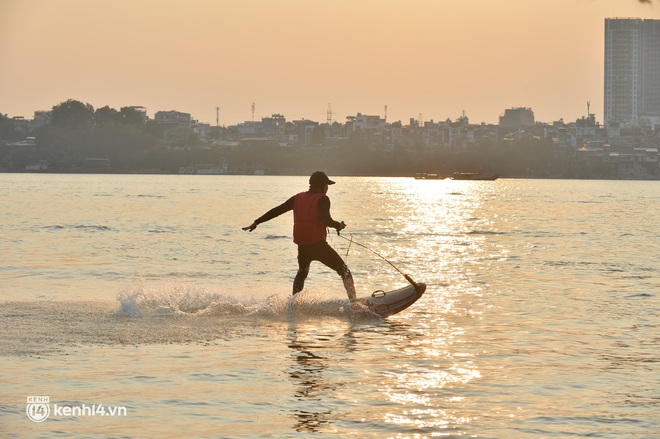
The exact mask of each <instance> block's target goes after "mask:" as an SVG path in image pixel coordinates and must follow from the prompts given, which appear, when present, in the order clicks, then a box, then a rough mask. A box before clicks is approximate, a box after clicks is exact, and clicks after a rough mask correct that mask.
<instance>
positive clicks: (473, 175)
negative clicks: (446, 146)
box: [449, 172, 500, 181]
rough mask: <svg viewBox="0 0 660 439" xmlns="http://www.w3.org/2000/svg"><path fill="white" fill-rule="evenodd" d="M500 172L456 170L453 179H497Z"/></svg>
mask: <svg viewBox="0 0 660 439" xmlns="http://www.w3.org/2000/svg"><path fill="white" fill-rule="evenodd" d="M499 176H500V175H499V174H494V175H484V174H480V173H478V172H454V173H453V174H452V175H451V177H449V178H451V179H452V180H488V181H493V180H497V178H498V177H499Z"/></svg>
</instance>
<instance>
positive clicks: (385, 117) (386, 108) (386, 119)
mask: <svg viewBox="0 0 660 439" xmlns="http://www.w3.org/2000/svg"><path fill="white" fill-rule="evenodd" d="M385 122H387V104H385Z"/></svg>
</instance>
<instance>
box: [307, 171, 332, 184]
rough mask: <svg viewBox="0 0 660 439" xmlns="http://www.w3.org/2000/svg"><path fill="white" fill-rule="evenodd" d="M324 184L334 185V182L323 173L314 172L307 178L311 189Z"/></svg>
mask: <svg viewBox="0 0 660 439" xmlns="http://www.w3.org/2000/svg"><path fill="white" fill-rule="evenodd" d="M324 184H328V185H330V184H335V182H334V181H332V180H330V179H329V178H328V176H327V175H326V174H325V172H323V171H316V172H315V173H313V174H312V175H311V177H309V185H310V186H313V187H321V186H323V185H324Z"/></svg>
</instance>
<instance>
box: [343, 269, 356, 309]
mask: <svg viewBox="0 0 660 439" xmlns="http://www.w3.org/2000/svg"><path fill="white" fill-rule="evenodd" d="M339 275H340V276H341V280H342V281H343V282H344V288H346V294H347V295H348V299H349V300H350V301H351V302H354V301H355V300H356V299H357V293H356V292H355V282H353V275H352V274H351V270H349V269H348V267H347V266H346V265H344V269H343V270H342V271H341V272H340V273H339Z"/></svg>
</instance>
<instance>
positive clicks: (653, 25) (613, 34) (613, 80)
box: [604, 18, 660, 124]
mask: <svg viewBox="0 0 660 439" xmlns="http://www.w3.org/2000/svg"><path fill="white" fill-rule="evenodd" d="M653 118H660V20H644V19H640V18H606V19H605V108H604V121H605V123H606V124H609V123H610V122H615V121H616V122H622V123H644V122H646V121H649V120H651V119H653Z"/></svg>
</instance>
